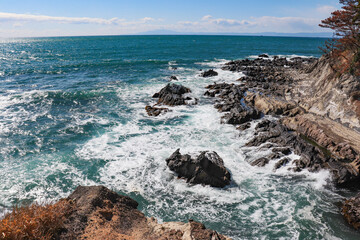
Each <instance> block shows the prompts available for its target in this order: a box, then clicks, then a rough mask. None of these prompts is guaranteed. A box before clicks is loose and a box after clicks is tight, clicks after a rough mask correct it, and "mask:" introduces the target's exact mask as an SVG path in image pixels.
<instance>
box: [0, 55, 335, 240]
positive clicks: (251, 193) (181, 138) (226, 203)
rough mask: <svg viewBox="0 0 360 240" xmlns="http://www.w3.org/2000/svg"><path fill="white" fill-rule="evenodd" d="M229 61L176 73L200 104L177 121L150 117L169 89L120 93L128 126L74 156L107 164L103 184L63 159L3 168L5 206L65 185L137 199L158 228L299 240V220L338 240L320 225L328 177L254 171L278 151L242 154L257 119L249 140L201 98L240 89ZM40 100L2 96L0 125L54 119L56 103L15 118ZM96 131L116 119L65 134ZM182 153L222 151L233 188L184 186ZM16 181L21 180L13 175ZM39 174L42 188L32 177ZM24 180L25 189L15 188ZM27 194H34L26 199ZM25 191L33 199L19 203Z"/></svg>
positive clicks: (177, 111) (174, 111) (181, 109)
mask: <svg viewBox="0 0 360 240" xmlns="http://www.w3.org/2000/svg"><path fill="white" fill-rule="evenodd" d="M225 62H226V60H222V59H220V60H216V61H211V62H210V61H209V62H205V63H200V64H199V65H201V66H203V67H204V68H214V69H215V71H217V72H218V73H219V75H218V76H215V77H210V78H203V77H200V72H199V70H198V69H196V68H193V69H192V68H181V69H180V68H178V69H177V70H176V71H175V74H176V75H177V77H178V79H179V80H178V81H176V83H180V84H182V85H184V86H186V87H189V88H190V89H191V90H192V93H191V94H192V96H193V97H197V98H198V99H199V104H198V105H191V106H176V107H169V108H170V110H171V112H168V113H166V114H163V115H160V116H158V117H156V118H154V117H149V116H147V114H146V112H145V110H144V108H145V106H146V105H149V104H150V105H152V104H154V103H155V100H154V99H153V98H152V97H151V96H152V95H153V94H154V93H155V92H158V91H159V90H160V89H161V88H162V87H164V85H165V83H164V81H163V80H161V79H160V78H159V79H157V78H156V79H155V78H154V79H151V80H150V81H151V82H152V84H150V85H149V84H146V85H145V84H144V85H141V84H136V85H135V84H134V85H130V84H129V85H126V84H123V85H121V86H120V87H119V88H118V89H117V91H116V93H117V98H118V101H119V102H120V103H121V105H122V106H124V109H127V110H126V111H125V110H121V109H119V110H114V112H115V113H116V114H118V115H119V116H120V117H121V118H122V119H125V120H124V121H122V122H118V123H117V124H116V125H114V126H112V127H109V128H108V129H107V130H106V131H105V132H104V133H101V134H98V135H96V136H94V137H93V138H92V139H90V140H88V141H86V142H85V143H84V144H79V145H78V146H77V148H76V150H75V156H73V157H74V159H76V161H79V162H80V163H79V164H83V165H91V164H94V163H96V162H98V161H104V166H103V167H101V168H100V172H99V179H98V180H97V181H93V180H88V179H87V176H86V174H85V173H83V172H82V171H81V170H79V169H77V168H76V167H74V166H73V165H72V164H69V163H70V160H67V159H64V158H62V157H60V156H57V155H56V154H53V155H51V154H50V155H49V156H43V157H42V159H39V160H38V161H37V160H36V159H34V160H32V161H30V162H29V163H28V164H23V163H18V162H10V163H7V164H6V165H3V166H2V168H1V166H0V171H2V170H4V169H9V171H8V172H7V173H6V174H2V175H1V176H2V178H4V179H6V180H5V182H4V184H3V185H2V186H8V187H4V188H3V189H0V190H2V191H3V192H4V194H2V195H1V196H2V199H0V202H1V203H3V204H5V205H10V204H11V203H13V202H14V201H15V198H19V199H20V200H21V199H36V200H38V201H42V200H44V199H45V198H46V199H49V198H51V196H54V198H59V197H63V196H66V195H67V194H68V193H69V191H70V189H67V190H66V188H65V190H64V188H62V185H63V184H64V182H68V181H69V182H71V185H72V186H76V185H79V184H81V185H90V184H104V185H106V186H108V187H110V188H112V189H115V190H118V191H122V192H126V193H131V194H140V195H141V196H142V197H143V198H144V199H145V201H146V205H144V206H142V210H143V211H144V212H145V213H146V214H147V215H151V216H155V217H157V218H158V219H159V220H160V221H162V220H163V219H166V220H169V219H170V220H174V221H187V219H189V218H195V219H196V220H199V221H205V222H212V223H215V224H216V223H222V224H225V225H226V226H228V228H229V229H231V230H229V232H228V233H227V234H228V235H230V236H235V237H234V239H239V237H236V236H244V237H243V238H245V239H247V238H249V239H251V238H253V237H254V236H256V237H257V238H259V239H266V238H267V236H269V235H276V234H278V235H277V236H279V235H280V236H281V237H282V238H283V239H291V238H293V237H295V238H300V233H299V231H300V230H299V229H300V228H302V227H303V226H301V225H300V223H299V222H302V221H306V222H307V223H308V225H309V227H310V228H311V227H313V228H315V229H316V231H317V232H319V235H316V236H314V238H319V236H328V238H334V234H333V232H331V230H330V229H329V226H327V225H326V224H324V223H323V222H322V220H321V215H319V211H318V208H319V207H321V208H325V209H327V211H330V212H331V211H332V209H333V206H330V205H331V204H328V203H324V202H323V199H322V196H323V194H334V193H332V192H328V190H326V189H325V188H324V186H325V185H326V183H327V179H328V178H329V173H328V172H327V171H320V172H318V173H310V172H308V171H303V172H300V173H294V172H291V171H288V170H287V168H288V167H290V166H291V164H292V163H289V164H288V166H286V167H283V168H281V169H279V170H278V171H274V170H273V168H274V164H275V161H272V162H270V163H269V164H268V165H267V166H265V167H264V168H260V167H255V166H251V165H250V164H249V162H251V161H252V160H255V159H256V158H259V157H262V156H265V155H267V154H268V153H270V151H271V150H266V149H261V148H260V147H245V144H246V142H248V141H249V140H250V139H251V138H252V137H253V136H254V131H255V126H256V124H257V123H258V122H259V121H260V120H257V121H254V122H252V123H251V127H250V128H249V129H247V130H245V131H242V132H240V131H237V130H235V127H233V126H231V125H227V124H220V118H221V116H222V114H221V113H219V112H218V111H217V110H216V109H215V108H214V107H213V104H212V101H213V99H211V98H208V97H204V96H203V94H204V92H205V91H206V90H205V88H204V87H205V86H207V85H208V84H212V83H213V82H217V83H220V82H228V83H236V82H237V81H236V80H237V79H239V78H240V77H242V76H243V74H242V73H232V72H230V71H224V70H221V66H222V64H223V63H225ZM176 64H177V63H176V62H169V64H168V65H169V66H170V67H171V66H176ZM34 94H35V95H36V94H38V95H39V94H40V95H41V94H46V93H44V92H31V93H24V94H23V95H21V97H18V98H14V97H13V96H2V97H0V102H1V103H3V104H0V106H1V109H2V110H3V111H0V114H4V115H1V116H3V117H5V115H8V120H9V122H15V123H16V122H20V121H22V120H24V119H33V120H34V121H36V119H37V117H39V116H48V115H50V114H49V109H48V108H47V106H49V104H50V103H49V104H48V105H47V104H44V105H43V109H42V110H41V111H38V114H40V115H39V116H36V115H35V116H33V115H34V114H31V113H29V112H27V111H26V110H24V109H23V110H18V112H12V110H8V109H10V108H9V106H12V105H16V104H19V103H22V102H31V101H32V97H34ZM11 109H12V108H11ZM16 118H18V120H16ZM266 118H269V119H271V118H272V117H270V116H266ZM94 122H97V123H101V124H108V123H109V120H107V119H104V118H100V117H98V116H96V115H89V116H85V115H81V114H78V113H77V115H75V116H74V117H73V119H72V122H71V123H70V124H69V125H67V126H66V127H65V129H63V130H62V131H65V130H66V129H69V128H76V127H78V126H82V125H86V124H88V123H94ZM2 128H4V129H6V128H8V130H7V131H11V129H14V128H16V126H9V125H6V126H1V125H0V129H2ZM0 131H1V130H0ZM79 131H80V130H79ZM24 134H25V133H24ZM39 144H41V141H39ZM177 148H180V151H181V153H196V152H199V151H204V150H210V151H216V152H217V153H218V154H219V155H220V156H221V157H222V158H223V160H224V163H225V166H226V167H227V168H228V169H229V170H230V171H231V174H232V179H233V183H232V184H231V185H230V186H228V187H226V188H224V189H218V188H212V187H209V186H201V185H189V184H188V183H186V181H185V180H183V179H178V178H177V177H176V175H175V174H174V173H173V172H172V171H170V170H169V169H168V167H167V166H166V162H165V159H166V158H167V157H169V156H170V155H171V154H172V153H173V152H174V151H175V150H176V149H177ZM67 157H69V156H67ZM289 157H290V158H291V159H292V160H294V159H297V158H299V156H297V155H295V154H292V155H290V156H289ZM15 172H18V173H19V175H14V174H11V173H15ZM34 173H36V178H35V179H34V177H33V175H31V174H34ZM18 176H21V179H22V180H21V181H20V183H19V184H15V183H16V182H17V181H18ZM32 181H33V182H32ZM29 186H30V188H31V189H30V190H28V189H26V190H25V188H29ZM24 192H27V194H26V195H22V194H19V193H24ZM334 195H336V194H334ZM300 203H301V204H300ZM299 204H300V206H299ZM328 209H329V210H328ZM231 219H236V220H231ZM247 234H248V235H247ZM281 237H279V238H281Z"/></svg>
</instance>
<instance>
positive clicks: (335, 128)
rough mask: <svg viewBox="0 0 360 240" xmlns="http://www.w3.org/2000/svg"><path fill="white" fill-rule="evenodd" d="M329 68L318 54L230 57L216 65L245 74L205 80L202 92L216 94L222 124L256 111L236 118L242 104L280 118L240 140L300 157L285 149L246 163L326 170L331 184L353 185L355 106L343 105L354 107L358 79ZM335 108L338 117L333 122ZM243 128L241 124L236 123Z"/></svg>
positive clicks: (357, 176) (357, 172) (357, 139)
mask: <svg viewBox="0 0 360 240" xmlns="http://www.w3.org/2000/svg"><path fill="white" fill-rule="evenodd" d="M329 67H330V66H329V64H328V62H327V60H326V59H324V58H322V59H320V60H316V59H314V58H292V59H290V60H287V59H285V58H279V57H273V60H271V59H270V58H267V57H265V56H264V57H263V58H257V59H254V60H249V59H245V60H239V61H232V62H229V63H226V64H225V66H224V67H223V68H222V69H223V70H229V71H241V72H243V73H244V74H245V76H244V77H242V78H240V79H239V81H240V83H239V84H238V85H234V84H232V85H231V84H228V85H226V84H214V85H210V86H208V89H209V90H208V91H207V92H206V93H205V95H207V96H210V97H217V98H216V99H217V101H216V103H215V107H216V108H218V109H219V111H221V112H229V113H227V114H225V116H224V117H223V121H224V120H225V121H224V122H225V123H229V124H233V123H235V124H239V123H243V122H249V121H251V120H252V119H257V118H260V117H261V116H262V115H259V116H258V115H256V114H255V115H253V116H251V115H250V116H249V117H247V118H246V117H242V116H240V115H239V112H243V110H241V109H242V108H245V109H254V110H255V111H258V112H261V113H262V114H265V115H273V116H275V117H278V118H280V121H276V120H272V121H268V120H266V121H263V122H261V123H260V124H259V125H258V126H257V127H256V128H255V130H256V133H255V137H254V138H253V139H252V140H251V141H249V142H248V143H247V144H246V145H247V146H249V147H251V146H261V148H274V147H275V148H276V147H285V148H287V149H290V152H294V153H296V154H298V155H300V156H301V157H300V159H297V160H294V161H293V162H291V161H290V159H288V158H287V157H286V155H287V154H288V153H286V152H282V151H279V152H273V153H271V154H269V155H268V156H264V157H262V158H259V159H256V160H254V161H253V162H252V163H250V164H252V165H254V166H265V165H266V164H268V163H269V162H270V161H274V160H276V161H277V163H276V164H275V170H276V169H277V168H279V167H282V166H289V168H288V169H291V170H294V171H301V170H302V169H305V168H306V169H308V170H310V171H318V170H319V169H328V170H329V171H330V172H331V173H332V177H333V180H334V182H335V183H336V184H337V185H341V186H354V185H358V183H359V182H360V169H359V168H360V157H359V152H360V147H359V146H360V134H359V132H357V131H356V121H357V120H354V119H355V118H354V116H355V114H356V110H354V109H356V108H353V107H349V106H350V105H351V104H352V106H355V105H356V104H357V103H356V101H357V99H358V96H360V94H357V93H358V92H360V91H357V89H360V88H359V87H358V85H357V84H358V83H359V79H357V80H356V79H354V77H349V76H342V77H340V78H339V77H336V76H335V75H333V74H331V69H329ZM348 84H349V86H350V87H349V86H348ZM350 88H353V89H352V90H350ZM354 89H355V90H356V91H354ZM359 99H360V97H359ZM345 102H346V104H348V105H346V104H345ZM349 104H350V105H349ZM358 105H359V106H360V101H359V104H358ZM334 106H336V107H335V108H334ZM356 106H357V105H356ZM342 108H344V110H342ZM319 109H323V110H321V111H318V110H319ZM359 109H360V108H359ZM325 110H326V111H325ZM234 111H235V112H236V115H239V117H238V118H236V117H235V116H236V115H235V114H234V113H233V112H234ZM309 112H312V113H316V114H310V113H309ZM335 112H337V115H336V116H337V117H341V119H338V120H337V121H334V119H335ZM242 114H244V113H242ZM234 115H235V116H234ZM351 122H352V123H353V126H351ZM344 123H347V124H348V126H344ZM358 126H359V125H358ZM246 127H248V125H247V126H245V125H244V124H243V125H240V126H238V127H237V128H238V129H246ZM349 127H350V128H349ZM351 128H352V129H351ZM274 151H275V150H274ZM285 153H286V154H285Z"/></svg>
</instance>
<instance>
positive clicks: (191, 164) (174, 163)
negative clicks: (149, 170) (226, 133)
mask: <svg viewBox="0 0 360 240" xmlns="http://www.w3.org/2000/svg"><path fill="white" fill-rule="evenodd" d="M166 163H167V165H168V167H169V168H170V170H172V171H174V172H176V173H177V174H178V176H179V177H182V178H185V179H187V182H189V183H193V184H205V185H210V186H212V187H220V188H222V187H225V186H226V185H229V184H230V181H231V177H230V173H229V171H228V170H227V169H226V168H225V166H224V161H223V160H222V159H221V158H220V156H219V155H218V154H217V153H216V152H208V151H203V152H201V153H200V155H199V156H197V158H192V157H191V156H190V155H189V154H184V155H182V154H181V153H180V149H177V150H176V151H175V152H174V153H173V154H172V155H171V156H170V157H169V158H167V159H166Z"/></svg>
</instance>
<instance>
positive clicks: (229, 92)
mask: <svg viewBox="0 0 360 240" xmlns="http://www.w3.org/2000/svg"><path fill="white" fill-rule="evenodd" d="M206 88H208V89H209V90H208V91H206V92H205V94H204V95H205V96H209V97H215V96H216V97H218V98H219V99H220V100H219V101H217V102H216V104H215V108H217V109H218V111H219V112H226V113H225V115H224V116H223V117H222V122H223V123H227V124H233V125H238V124H244V123H247V122H249V121H251V120H254V119H259V118H260V117H261V115H262V114H261V112H260V111H258V110H256V109H254V108H253V107H251V106H249V105H245V104H244V103H243V102H244V101H243V98H244V92H245V91H246V88H243V87H241V86H238V85H235V84H227V83H221V84H213V85H209V86H207V87H206Z"/></svg>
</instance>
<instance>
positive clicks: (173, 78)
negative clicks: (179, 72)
mask: <svg viewBox="0 0 360 240" xmlns="http://www.w3.org/2000/svg"><path fill="white" fill-rule="evenodd" d="M172 80H178V78H177V77H176V76H170V81H172Z"/></svg>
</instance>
